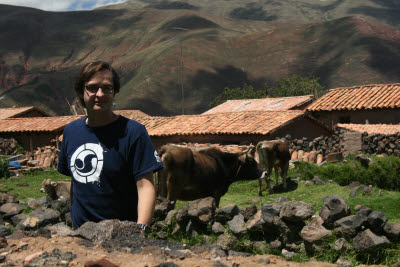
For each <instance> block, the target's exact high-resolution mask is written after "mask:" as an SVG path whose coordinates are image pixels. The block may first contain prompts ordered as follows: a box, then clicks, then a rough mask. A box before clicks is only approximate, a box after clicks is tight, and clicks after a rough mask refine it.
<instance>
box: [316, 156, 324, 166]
mask: <svg viewBox="0 0 400 267" xmlns="http://www.w3.org/2000/svg"><path fill="white" fill-rule="evenodd" d="M323 162H324V156H323V155H322V154H318V155H317V162H316V163H317V164H318V166H319V164H322V163H323Z"/></svg>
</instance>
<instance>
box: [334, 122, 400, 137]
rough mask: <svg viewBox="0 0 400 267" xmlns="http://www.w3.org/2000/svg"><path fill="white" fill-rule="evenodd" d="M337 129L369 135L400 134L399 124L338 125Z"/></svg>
mask: <svg viewBox="0 0 400 267" xmlns="http://www.w3.org/2000/svg"><path fill="white" fill-rule="evenodd" d="M336 127H337V128H341V129H345V130H348V131H352V132H359V133H368V134H369V135H370V134H384V135H388V134H395V133H400V124H352V123H348V124H345V123H338V124H337V125H336Z"/></svg>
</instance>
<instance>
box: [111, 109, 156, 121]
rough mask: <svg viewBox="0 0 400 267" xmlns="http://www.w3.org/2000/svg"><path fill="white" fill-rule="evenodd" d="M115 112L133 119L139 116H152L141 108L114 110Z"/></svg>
mask: <svg viewBox="0 0 400 267" xmlns="http://www.w3.org/2000/svg"><path fill="white" fill-rule="evenodd" d="M114 113H115V114H118V115H121V116H124V117H126V118H128V119H132V120H137V118H141V117H148V116H150V115H147V114H146V113H144V112H143V111H141V110H114Z"/></svg>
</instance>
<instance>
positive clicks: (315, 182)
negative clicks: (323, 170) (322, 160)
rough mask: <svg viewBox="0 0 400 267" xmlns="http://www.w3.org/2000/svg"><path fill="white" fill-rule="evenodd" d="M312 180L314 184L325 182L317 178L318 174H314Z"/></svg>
mask: <svg viewBox="0 0 400 267" xmlns="http://www.w3.org/2000/svg"><path fill="white" fill-rule="evenodd" d="M313 182H314V184H318V185H324V184H325V182H324V181H322V180H321V178H319V177H318V176H314V178H313Z"/></svg>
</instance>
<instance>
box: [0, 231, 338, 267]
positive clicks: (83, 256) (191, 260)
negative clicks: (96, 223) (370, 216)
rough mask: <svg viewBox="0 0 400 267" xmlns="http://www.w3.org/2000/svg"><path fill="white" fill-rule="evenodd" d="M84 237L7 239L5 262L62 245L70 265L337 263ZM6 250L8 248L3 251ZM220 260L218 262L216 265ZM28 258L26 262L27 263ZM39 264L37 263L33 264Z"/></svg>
mask: <svg viewBox="0 0 400 267" xmlns="http://www.w3.org/2000/svg"><path fill="white" fill-rule="evenodd" d="M80 241H82V239H81V238H77V237H53V238H50V239H47V238H44V237H36V238H32V237H25V238H22V239H15V240H8V246H7V247H6V248H5V249H3V251H7V252H8V253H7V255H6V258H5V261H4V262H3V264H4V265H5V264H15V265H16V266H22V265H24V260H25V259H26V258H27V257H28V256H29V255H33V254H35V253H38V252H45V251H46V252H48V253H51V252H52V251H53V249H55V248H57V249H60V250H61V251H62V252H63V253H65V252H72V253H73V254H76V256H77V257H76V258H75V259H73V260H72V261H70V263H69V266H84V264H85V263H86V262H88V261H92V260H99V259H107V260H108V261H110V262H112V263H114V264H116V265H118V266H121V267H122V266H149V267H150V266H157V265H159V264H161V263H164V262H174V263H175V264H177V265H178V266H182V267H183V266H188V267H189V266H190V267H193V266H255V267H257V266H265V265H266V263H267V262H268V260H269V261H270V264H273V266H285V267H286V266H289V267H291V266H307V267H308V266H310V267H311V266H315V267H317V266H322V267H324V266H326V267H328V266H336V265H335V264H329V263H321V262H308V263H296V262H288V261H285V260H284V259H282V258H281V257H278V256H275V255H255V256H251V257H227V258H222V259H221V258H218V257H217V258H214V257H213V256H212V255H210V253H203V254H200V255H198V254H192V256H186V257H180V258H175V259H173V258H171V257H170V256H167V255H164V254H159V253H158V254H157V253H151V252H147V253H146V252H144V253H140V254H133V253H127V252H119V251H118V252H115V251H114V252H111V253H108V252H107V251H105V250H104V249H103V248H102V247H101V246H98V245H95V246H94V247H89V248H88V247H85V246H83V245H81V244H80ZM3 253H4V254H5V253H6V252H3ZM216 261H218V262H219V263H220V264H219V265H214V264H215V262H216ZM26 263H28V262H25V264H26ZM33 266H38V265H33Z"/></svg>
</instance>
